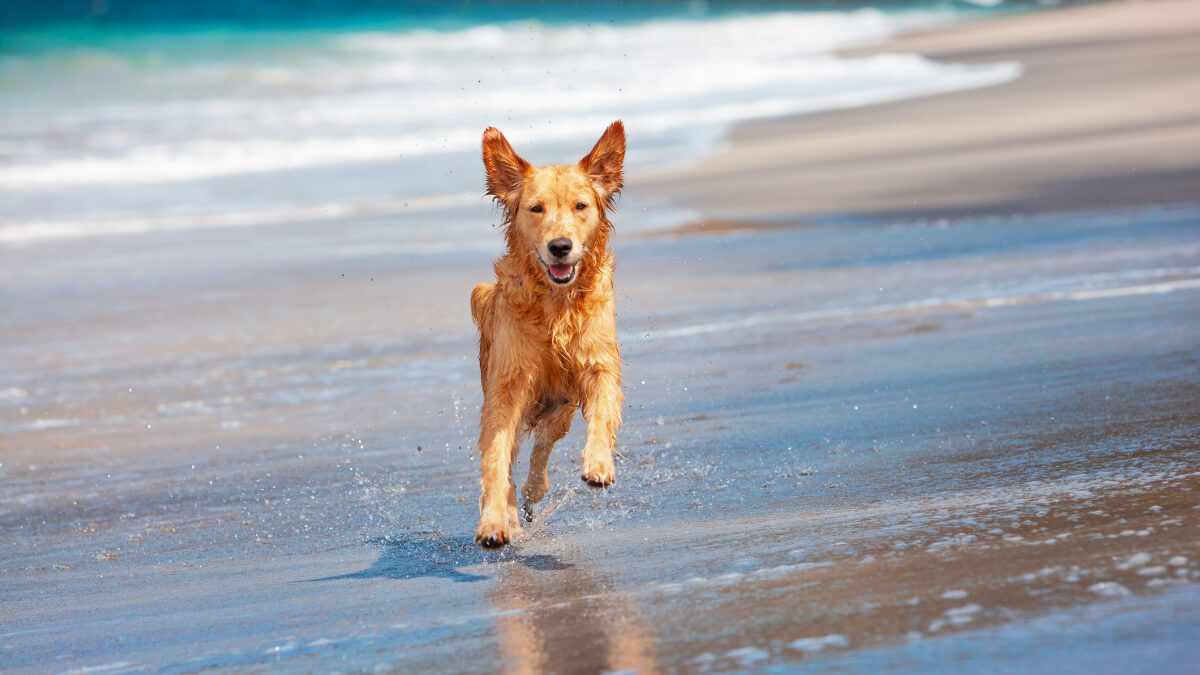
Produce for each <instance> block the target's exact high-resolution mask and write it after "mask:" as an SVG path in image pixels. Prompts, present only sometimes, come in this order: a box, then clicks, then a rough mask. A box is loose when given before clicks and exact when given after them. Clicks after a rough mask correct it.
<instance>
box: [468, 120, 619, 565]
mask: <svg viewBox="0 0 1200 675" xmlns="http://www.w3.org/2000/svg"><path fill="white" fill-rule="evenodd" d="M624 161H625V127H624V126H623V125H622V124H621V122H620V121H617V122H614V123H613V124H612V125H611V126H609V127H608V129H607V130H606V131H605V132H604V135H603V136H601V137H600V140H599V141H598V142H597V143H596V146H595V147H594V148H592V151H591V152H590V153H588V154H587V156H586V157H584V158H583V159H581V160H580V161H579V163H578V164H574V165H559V166H545V167H541V168H534V167H532V166H531V165H530V164H529V162H526V161H525V160H524V159H522V158H521V157H519V156H518V155H517V153H516V152H515V151H514V150H513V148H512V146H511V145H509V143H508V140H507V139H505V138H504V135H503V134H501V133H500V131H499V130H498V129H495V128H489V129H488V130H487V131H485V132H484V133H483V163H484V166H485V167H486V169H487V191H488V194H489V195H491V196H492V197H494V198H495V200H496V202H497V204H498V205H499V206H500V208H501V209H502V210H503V213H504V237H505V241H506V243H507V247H508V250H507V251H506V252H505V254H504V256H503V257H501V258H500V260H498V261H497V262H496V265H495V271H496V282H495V283H492V284H479V285H478V286H476V287H475V290H474V291H473V292H472V293H471V314H472V316H473V317H474V318H475V324H476V325H477V326H478V327H479V372H480V379H481V380H482V382H483V411H482V416H481V417H482V419H481V422H480V433H479V454H480V458H481V461H480V473H481V477H480V484H481V486H482V488H483V495H482V497H481V498H480V502H479V527H478V528H477V529H476V531H475V541H476V543H478V544H479V545H481V546H484V547H500V546H504V545H505V544H507V543H508V542H509V541H510V540H511V539H512V538H513V537H515V536H516V535H518V534H520V532H521V526H520V523H519V518H518V514H517V496H516V486H515V485H514V484H513V481H512V464H513V462H514V461H515V460H516V456H517V452H518V451H519V449H520V444H521V440H522V439H523V438H524V437H525V436H526V435H527V434H528V433H529V432H530V431H533V432H534V445H533V454H532V455H531V456H530V459H529V478H528V479H527V480H526V481H525V486H524V487H523V488H522V490H521V493H522V497H523V498H524V501H525V514H526V517H529V516H530V515H531V513H532V508H533V505H534V504H536V503H538V502H539V501H541V500H542V498H543V497H544V496H545V495H546V491H547V490H548V489H549V487H550V482H549V480H548V479H547V478H546V461H547V460H548V459H549V458H550V451H551V450H553V449H554V444H555V443H557V442H558V441H559V440H560V439H561V438H562V437H563V436H565V435H566V433H567V431H568V430H569V429H570V428H571V420H572V418H573V417H574V415H575V410H576V409H582V410H583V415H584V419H585V420H586V421H587V441H586V443H585V445H584V448H583V469H582V478H583V480H584V481H586V482H587V483H588V485H590V486H593V487H607V486H609V485H612V483H613V481H614V480H615V479H616V473H615V467H614V465H613V458H612V452H613V444H614V441H615V438H616V434H617V427H618V426H619V425H620V424H621V405H622V403H623V402H624V400H625V397H624V396H623V395H622V393H621V357H620V350H619V348H618V346H617V328H616V314H615V310H614V306H613V286H612V273H613V256H612V253H611V252H610V251H609V249H608V240H609V237H610V236H611V235H612V223H611V222H609V220H608V212H609V210H610V209H611V208H612V207H613V203H614V200H615V198H616V196H617V193H618V192H619V191H620V189H621V186H622V184H623V177H622V165H623V164H624ZM564 239H565V240H569V243H570V246H569V252H564V249H567V248H568V247H567V245H566V243H564ZM568 266H570V267H569V270H570V274H569V275H568V274H567V269H568Z"/></svg>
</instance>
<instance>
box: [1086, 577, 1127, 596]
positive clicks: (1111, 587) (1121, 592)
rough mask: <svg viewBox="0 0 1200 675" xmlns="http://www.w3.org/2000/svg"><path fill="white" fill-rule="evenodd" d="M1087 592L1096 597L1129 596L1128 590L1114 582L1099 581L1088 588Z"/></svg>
mask: <svg viewBox="0 0 1200 675" xmlns="http://www.w3.org/2000/svg"><path fill="white" fill-rule="evenodd" d="M1088 590H1089V591H1091V592H1093V593H1095V594H1096V595H1103V596H1105V597H1110V598H1119V597H1123V596H1126V595H1129V589H1128V588H1125V587H1124V586H1122V585H1121V584H1118V583H1117V582H1115V581H1101V582H1099V583H1095V584H1092V585H1091V586H1088Z"/></svg>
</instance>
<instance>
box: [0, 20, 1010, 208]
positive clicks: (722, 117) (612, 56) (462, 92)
mask: <svg viewBox="0 0 1200 675" xmlns="http://www.w3.org/2000/svg"><path fill="white" fill-rule="evenodd" d="M950 16H952V15H951V14H950V13H940V14H934V13H929V12H925V13H916V12H907V13H903V12H902V13H894V14H885V13H882V12H879V11H875V10H866V9H864V10H860V11H852V12H783V13H774V14H752V15H745V16H732V17H725V18H716V19H705V20H669V21H667V20H664V21H653V22H648V23H644V24H637V25H632V26H620V27H615V26H607V25H582V24H576V25H567V26H562V25H555V26H548V25H543V24H540V23H537V22H524V23H511V24H501V25H493V26H482V27H476V28H470V29H466V30H459V31H449V32H434V31H407V32H394V33H385V32H369V33H357V34H353V33H352V34H347V35H343V36H340V37H335V38H332V39H327V40H323V41H316V42H315V43H314V44H313V45H312V47H311V49H312V52H313V58H310V59H296V58H295V55H294V53H292V52H287V53H284V54H281V55H279V56H276V57H274V59H275V60H274V61H272V60H270V58H269V52H266V54H267V55H268V56H264V57H263V58H264V59H265V61H262V62H257V63H237V62H234V63H228V64H216V63H198V64H192V65H186V64H185V65H180V66H177V67H176V68H167V69H163V71H162V72H161V73H147V72H145V71H144V69H138V68H136V67H134V66H133V65H128V66H127V67H128V73H127V74H126V75H125V76H126V77H127V78H128V82H124V81H123V80H120V79H119V78H120V77H121V73H122V72H123V71H116V74H114V77H116V78H118V79H116V80H115V81H114V82H113V86H112V87H111V92H106V93H105V96H107V97H108V98H109V99H110V100H108V101H107V102H100V103H95V104H92V105H87V106H81V105H78V104H75V105H63V106H62V107H61V109H58V110H51V111H47V110H44V109H41V108H37V109H31V110H29V111H28V112H26V110H25V109H23V108H17V109H16V110H14V111H13V112H12V114H11V115H10V116H9V117H8V118H7V119H6V124H7V126H8V128H9V130H10V133H14V134H20V136H22V137H25V138H26V139H28V140H23V141H21V146H20V148H21V149H22V152H21V153H20V154H19V155H18V156H17V158H16V159H17V161H12V162H7V163H6V164H5V165H4V166H0V189H30V188H38V187H64V186H73V185H74V186H78V185H120V184H134V185H136V184H146V183H164V182H175V181H193V180H199V179H205V178H212V177H218V176H230V175H242V174H253V173H267V172H274V171H280V170H285V169H295V168H303V167H314V166H323V165H333V164H339V163H348V162H371V161H379V160H391V159H397V158H401V157H413V156H423V155H430V154H438V153H446V152H461V151H467V150H471V151H474V150H475V149H476V148H477V147H478V143H479V136H480V132H481V131H482V129H483V128H484V127H485V126H488V125H489V124H500V125H501V126H502V127H503V128H504V129H505V131H506V133H508V134H509V136H510V139H511V140H513V141H514V142H515V143H517V144H518V145H522V144H525V145H530V144H533V145H537V144H545V143H547V142H556V141H563V140H568V139H580V140H585V139H587V140H590V139H592V138H594V136H595V135H596V134H597V132H598V130H599V129H602V128H603V126H604V125H606V124H607V123H608V122H610V121H612V120H613V119H616V118H618V117H621V118H624V119H625V121H626V123H627V126H628V127H629V129H630V132H631V136H632V137H633V138H636V139H637V140H638V145H639V146H641V147H648V146H655V147H658V148H662V147H667V148H670V149H672V150H673V152H647V153H642V154H639V153H637V152H631V153H630V158H629V161H630V166H631V168H633V169H637V168H638V167H640V166H647V165H654V164H656V163H658V162H660V161H663V160H665V161H680V159H681V158H680V157H679V156H678V155H680V154H683V155H689V154H691V155H694V154H696V152H700V151H703V150H704V149H711V146H712V142H713V140H714V139H715V138H716V137H718V136H719V135H720V133H721V131H722V130H723V129H724V128H725V127H726V126H727V125H729V124H730V123H733V122H736V121H740V120H745V119H751V118H757V117H765V116H776V115H787V114H797V113H805V112H814V111H819V110H831V109H836V108H844V107H849V106H859V105H867V104H871V103H877V102H882V101H889V100H895V99H898V98H904V97H909V96H919V95H927V94H934V93H940V92H945V91H950V90H957V89H964V88H970V87H979V86H989V85H993V84H998V83H1001V82H1006V81H1009V80H1011V79H1013V78H1015V77H1018V76H1019V75H1020V72H1021V67H1020V65H1019V64H1015V63H1000V64H982V65H955V64H940V63H936V62H933V61H930V60H928V59H925V58H923V57H920V56H917V55H912V54H876V55H872V56H867V57H861V58H844V57H840V56H835V55H834V53H833V52H834V50H837V49H840V48H844V47H848V46H852V45H859V44H864V43H868V42H876V41H879V40H882V39H885V38H887V37H888V36H890V35H893V34H895V33H896V32H897V31H899V30H903V29H906V28H915V27H925V26H931V25H936V24H938V23H941V22H945V21H947V20H948V19H949V18H950ZM581 45H586V48H581ZM696 45H704V46H705V48H704V49H702V50H700V49H696V48H695V46H696ZM481 74H484V76H483V77H481ZM148 78H149V79H150V81H149V82H147V79H148ZM154 78H159V79H154ZM123 85H124V86H125V88H126V89H128V90H132V91H131V92H129V93H126V94H124V95H122V93H121V92H122V89H123ZM150 85H152V88H153V89H154V90H155V91H159V92H162V93H163V97H162V98H163V99H165V100H162V99H159V100H151V101H145V100H144V97H143V96H142V95H139V94H138V93H137V90H139V89H144V88H147V87H148V86H150ZM44 86H46V87H53V84H52V83H47V84H46V85H44ZM205 87H207V89H206V88H205ZM198 91H199V92H201V94H198V93H197V92H198ZM204 91H211V93H210V94H209V95H208V97H204V96H203V95H202V92H204ZM68 94H69V92H64V93H63V96H67V95H68ZM272 94H274V95H272ZM67 100H73V99H69V98H68V99H67ZM62 136H70V138H71V139H72V141H71V143H72V145H71V146H69V147H63V146H62V145H61V144H51V147H50V148H49V149H44V148H42V147H41V146H40V145H39V144H38V142H36V141H37V139H40V138H47V137H62ZM18 140H20V139H18ZM15 142H16V141H14V143H15ZM635 147H636V146H635ZM585 149H586V148H585ZM682 159H684V160H686V159H688V157H683V158H682Z"/></svg>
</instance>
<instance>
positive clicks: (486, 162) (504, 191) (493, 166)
mask: <svg viewBox="0 0 1200 675" xmlns="http://www.w3.org/2000/svg"><path fill="white" fill-rule="evenodd" d="M483 166H484V168H485V169H487V193H488V194H489V195H491V196H493V197H495V198H496V199H498V200H499V201H500V203H501V204H503V205H504V207H505V208H508V209H512V208H513V207H514V206H516V201H517V197H518V195H520V193H521V181H523V180H524V179H525V174H526V173H527V172H528V171H529V169H530V166H529V162H526V161H525V160H523V159H521V157H520V156H519V155H517V151H516V150H513V147H512V145H510V144H509V142H508V139H507V138H505V137H504V134H502V133H500V130H499V129H497V128H496V127H488V128H487V130H486V131H484V132H483Z"/></svg>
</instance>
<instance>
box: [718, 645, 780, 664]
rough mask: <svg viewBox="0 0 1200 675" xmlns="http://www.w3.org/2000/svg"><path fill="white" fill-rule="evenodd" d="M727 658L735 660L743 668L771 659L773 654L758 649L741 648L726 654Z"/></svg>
mask: <svg viewBox="0 0 1200 675" xmlns="http://www.w3.org/2000/svg"><path fill="white" fill-rule="evenodd" d="M725 658H727V659H733V660H734V661H737V662H738V663H739V664H741V665H743V666H748V665H750V664H752V663H758V662H759V661H766V660H768V659H770V658H771V652H768V651H767V650H765V649H760V648H758V647H739V648H737V649H730V650H729V651H727V652H725Z"/></svg>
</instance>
